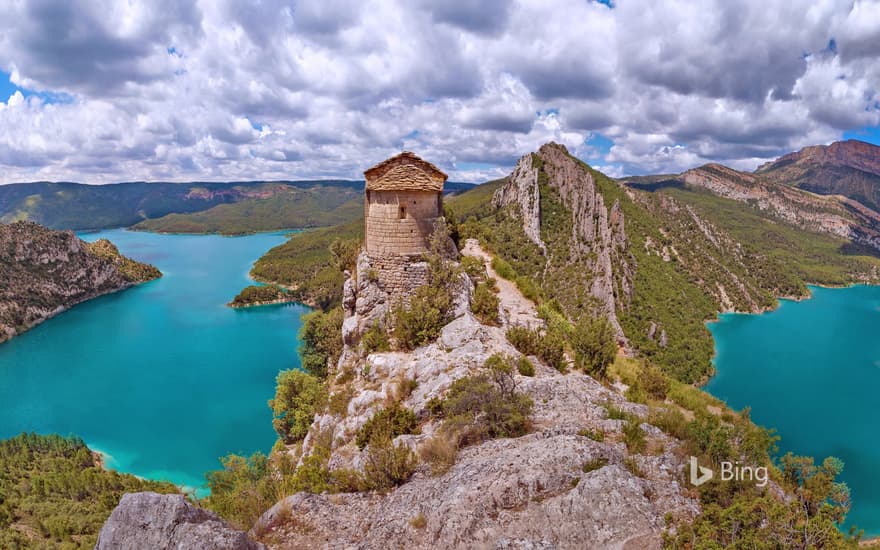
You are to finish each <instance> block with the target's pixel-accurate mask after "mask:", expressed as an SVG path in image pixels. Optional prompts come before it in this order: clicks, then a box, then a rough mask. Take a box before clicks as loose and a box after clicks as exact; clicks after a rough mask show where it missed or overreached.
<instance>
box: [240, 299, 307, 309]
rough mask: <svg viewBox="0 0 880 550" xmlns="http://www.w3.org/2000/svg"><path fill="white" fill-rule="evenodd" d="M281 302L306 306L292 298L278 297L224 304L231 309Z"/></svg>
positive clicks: (280, 303)
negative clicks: (244, 302)
mask: <svg viewBox="0 0 880 550" xmlns="http://www.w3.org/2000/svg"><path fill="white" fill-rule="evenodd" d="M282 304H300V305H304V306H306V307H308V305H307V304H303V303H302V302H299V301H297V300H295V299H293V298H278V299H277V300H264V301H260V302H253V303H249V304H233V303H232V302H228V303H227V304H226V307H229V308H232V309H247V308H251V307H264V306H276V305H282Z"/></svg>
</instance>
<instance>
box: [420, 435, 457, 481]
mask: <svg viewBox="0 0 880 550" xmlns="http://www.w3.org/2000/svg"><path fill="white" fill-rule="evenodd" d="M460 442H461V437H460V436H459V435H458V433H457V432H452V431H450V430H442V429H441V430H438V431H437V432H436V433H435V434H434V435H433V437H431V439H429V440H428V441H426V442H425V443H424V444H423V445H422V446H421V447H420V448H419V455H420V456H421V458H422V462H425V463H427V464H429V465H430V466H431V474H433V475H435V476H439V475H443V474H445V473H446V472H447V471H449V469H450V468H452V466H453V464H455V456H456V455H457V454H458V446H459V444H460Z"/></svg>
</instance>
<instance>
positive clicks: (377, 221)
mask: <svg viewBox="0 0 880 550" xmlns="http://www.w3.org/2000/svg"><path fill="white" fill-rule="evenodd" d="M440 209H441V199H440V194H439V193H436V192H429V191H367V197H366V208H365V218H366V220H365V224H366V235H365V239H364V244H365V247H366V250H367V253H368V254H370V256H371V257H375V258H379V257H386V256H393V255H407V254H409V255H415V254H421V253H423V252H426V251H427V250H428V240H429V238H430V236H431V232H432V231H433V229H434V223H435V222H436V220H437V217H438V216H440Z"/></svg>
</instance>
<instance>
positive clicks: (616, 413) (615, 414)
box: [602, 401, 637, 420]
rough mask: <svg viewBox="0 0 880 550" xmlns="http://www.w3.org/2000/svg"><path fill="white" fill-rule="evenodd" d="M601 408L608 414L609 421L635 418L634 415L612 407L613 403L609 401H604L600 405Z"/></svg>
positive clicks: (614, 406)
mask: <svg viewBox="0 0 880 550" xmlns="http://www.w3.org/2000/svg"><path fill="white" fill-rule="evenodd" d="M602 407H603V408H604V409H605V412H606V413H607V414H608V418H609V420H630V419H633V418H637V417H636V415H634V414H631V413H628V412H626V411H624V410H623V409H621V408H619V407H617V406H616V405H614V403H612V402H611V401H605V402H604V403H602Z"/></svg>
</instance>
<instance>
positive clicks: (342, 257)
mask: <svg viewBox="0 0 880 550" xmlns="http://www.w3.org/2000/svg"><path fill="white" fill-rule="evenodd" d="M360 251H361V241H360V239H340V238H336V239H334V240H333V242H332V243H330V255H331V256H333V262H334V263H335V264H336V268H337V269H338V270H339V271H346V270H347V271H350V272H351V273H354V271H355V267H356V265H357V257H358V254H360Z"/></svg>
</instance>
